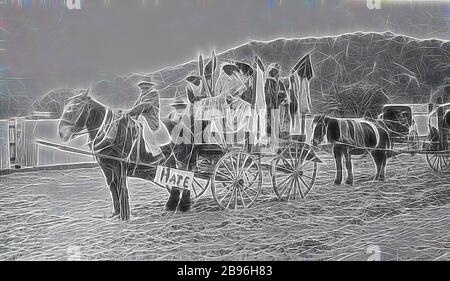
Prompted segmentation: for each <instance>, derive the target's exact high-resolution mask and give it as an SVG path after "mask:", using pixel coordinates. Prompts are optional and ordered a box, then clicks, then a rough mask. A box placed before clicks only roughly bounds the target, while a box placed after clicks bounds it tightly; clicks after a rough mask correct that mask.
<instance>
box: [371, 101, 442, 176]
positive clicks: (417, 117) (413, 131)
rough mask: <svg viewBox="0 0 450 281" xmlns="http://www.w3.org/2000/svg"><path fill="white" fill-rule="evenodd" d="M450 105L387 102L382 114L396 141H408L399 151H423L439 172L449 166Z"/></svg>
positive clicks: (411, 152) (432, 166)
mask: <svg viewBox="0 0 450 281" xmlns="http://www.w3.org/2000/svg"><path fill="white" fill-rule="evenodd" d="M449 110H450V104H388V105H385V106H384V107H383V113H382V115H381V116H380V117H381V119H382V120H383V121H384V122H385V124H386V127H387V129H388V131H389V135H390V137H391V141H392V142H393V143H394V144H399V143H402V144H406V149H400V150H395V151H396V152H402V153H410V154H412V155H414V154H423V155H425V158H426V161H427V164H428V166H429V167H430V168H431V169H432V170H433V171H435V172H437V173H442V172H445V171H446V170H448V169H449V168H450V151H449V147H448V142H449V135H448V131H449V129H450V122H448V120H447V119H449V120H450V113H449Z"/></svg>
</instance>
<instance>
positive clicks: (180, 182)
mask: <svg viewBox="0 0 450 281" xmlns="http://www.w3.org/2000/svg"><path fill="white" fill-rule="evenodd" d="M155 182H156V183H158V184H161V185H168V186H172V187H179V188H185V189H191V186H192V184H193V182H194V173H193V172H189V171H182V170H177V169H173V168H169V167H163V166H158V169H157V170H156V177H155Z"/></svg>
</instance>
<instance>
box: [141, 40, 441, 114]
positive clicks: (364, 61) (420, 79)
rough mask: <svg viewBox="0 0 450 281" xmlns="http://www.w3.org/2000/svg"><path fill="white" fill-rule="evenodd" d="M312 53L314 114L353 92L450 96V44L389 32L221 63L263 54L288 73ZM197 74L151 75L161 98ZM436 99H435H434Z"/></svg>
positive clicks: (274, 46) (417, 98) (295, 43)
mask: <svg viewBox="0 0 450 281" xmlns="http://www.w3.org/2000/svg"><path fill="white" fill-rule="evenodd" d="M309 51H312V52H311V58H312V63H313V67H314V72H315V78H314V80H313V82H312V84H311V95H312V99H313V106H314V111H315V112H320V111H323V109H324V108H326V107H323V105H324V102H325V104H326V101H327V99H328V98H329V97H330V95H331V96H332V95H334V94H335V93H336V92H339V91H347V90H349V91H352V89H366V88H368V89H371V88H376V89H381V90H382V91H383V92H384V93H385V94H386V95H387V96H388V98H389V99H388V100H387V101H386V102H392V103H423V102H429V101H430V96H431V93H434V95H433V96H436V95H439V94H442V93H445V94H446V95H448V96H450V78H449V77H450V42H449V41H442V40H438V39H427V40H419V39H415V38H411V37H407V36H402V35H395V34H393V33H390V32H385V33H361V32H359V33H350V34H343V35H339V36H328V37H320V38H319V37H318V38H302V39H276V40H273V41H268V42H261V41H252V42H249V43H247V44H243V45H241V46H238V47H236V48H233V49H230V50H228V51H225V52H223V53H221V54H220V55H219V60H224V59H236V60H251V58H252V57H253V55H254V54H257V55H259V56H260V57H261V58H262V60H263V62H264V63H265V64H266V65H268V64H270V63H273V62H278V63H279V64H280V65H281V67H282V70H283V71H284V73H282V74H283V75H284V74H286V73H287V72H288V71H289V70H290V69H291V67H292V66H293V65H294V64H295V63H296V62H297V61H298V59H299V58H301V57H302V56H303V55H304V54H306V53H307V52H309ZM192 71H196V62H195V61H192V62H188V63H186V64H183V65H180V66H177V67H172V68H166V69H163V70H161V71H157V72H154V73H150V74H148V76H149V77H150V78H151V80H152V81H154V82H157V84H158V85H159V88H160V89H163V90H162V91H161V92H162V96H164V97H173V96H175V95H177V93H184V92H185V86H186V84H185V81H184V80H183V79H184V77H186V76H187V75H188V74H189V73H190V72H192ZM433 99H434V98H433Z"/></svg>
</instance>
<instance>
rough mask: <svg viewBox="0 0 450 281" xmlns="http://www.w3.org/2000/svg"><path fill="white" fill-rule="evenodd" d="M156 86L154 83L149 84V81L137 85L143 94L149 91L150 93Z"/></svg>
mask: <svg viewBox="0 0 450 281" xmlns="http://www.w3.org/2000/svg"><path fill="white" fill-rule="evenodd" d="M154 85H155V84H154V83H152V82H147V81H143V82H139V83H138V84H137V86H138V87H139V89H141V92H148V91H150V90H151V89H152V87H153V86H154Z"/></svg>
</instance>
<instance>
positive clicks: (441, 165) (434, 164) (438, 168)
mask: <svg viewBox="0 0 450 281" xmlns="http://www.w3.org/2000/svg"><path fill="white" fill-rule="evenodd" d="M426 158H427V163H428V166H430V168H431V169H432V170H433V171H435V172H437V173H442V172H444V171H446V170H447V169H448V168H449V167H450V157H449V155H446V154H438V153H429V154H427V155H426Z"/></svg>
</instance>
